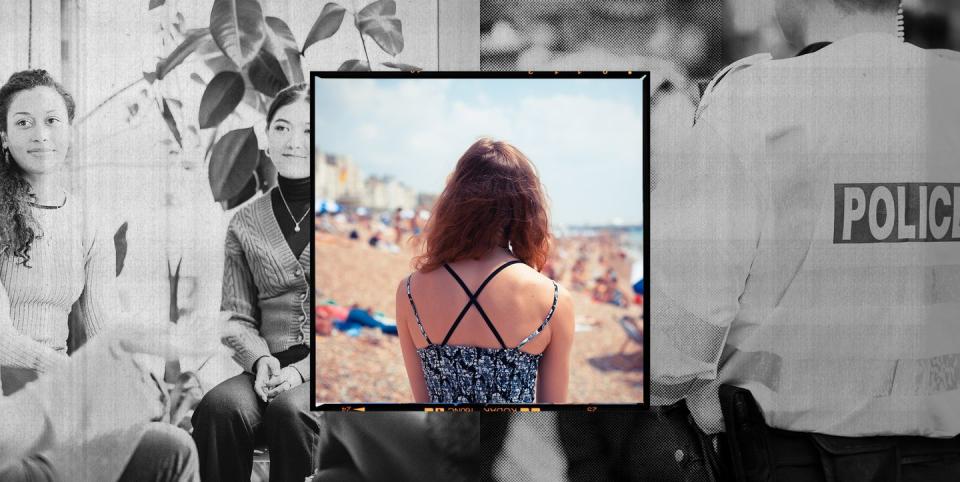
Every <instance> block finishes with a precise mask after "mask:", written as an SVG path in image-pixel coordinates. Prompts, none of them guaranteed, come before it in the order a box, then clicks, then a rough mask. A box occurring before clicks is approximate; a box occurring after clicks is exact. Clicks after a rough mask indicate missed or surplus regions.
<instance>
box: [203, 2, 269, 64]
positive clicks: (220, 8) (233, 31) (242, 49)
mask: <svg viewBox="0 0 960 482" xmlns="http://www.w3.org/2000/svg"><path fill="white" fill-rule="evenodd" d="M265 30H266V26H265V24H264V21H263V11H262V10H261V9H260V2H258V1H257V0H215V1H214V2H213V8H212V9H210V34H211V35H213V40H214V42H216V43H217V46H218V47H220V50H221V51H223V53H224V54H225V55H226V56H227V57H229V58H230V60H233V62H234V63H235V64H237V65H238V66H241V67H242V66H244V65H246V64H247V62H249V61H251V60H253V58H254V57H255V56H256V55H257V52H259V51H260V47H262V46H263V41H264V40H265V39H266V36H267V35H266V31H265Z"/></svg>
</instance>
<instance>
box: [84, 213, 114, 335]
mask: <svg viewBox="0 0 960 482" xmlns="http://www.w3.org/2000/svg"><path fill="white" fill-rule="evenodd" d="M96 224H97V226H98V227H97V228H96V229H95V230H93V231H92V232H90V234H89V235H88V236H87V242H86V251H85V253H84V259H83V271H84V283H83V292H82V293H81V294H80V298H79V299H77V301H76V303H74V306H73V309H74V310H76V311H77V316H78V317H79V319H80V322H81V324H82V326H83V330H84V335H85V339H86V340H89V339H90V338H93V337H94V336H96V335H97V334H98V333H100V332H102V331H103V330H104V329H105V328H106V327H107V326H108V325H109V324H110V323H111V322H112V320H114V319H116V318H117V317H119V316H120V314H121V313H120V300H119V298H118V297H117V293H118V291H117V253H116V248H115V247H114V244H113V238H112V236H110V235H109V230H107V229H105V228H102V227H101V226H102V224H100V223H96Z"/></svg>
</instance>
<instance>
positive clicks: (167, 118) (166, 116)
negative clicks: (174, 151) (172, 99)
mask: <svg viewBox="0 0 960 482" xmlns="http://www.w3.org/2000/svg"><path fill="white" fill-rule="evenodd" d="M160 114H161V115H163V121H164V122H166V123H167V128H168V129H170V133H171V134H173V139H174V140H176V141H177V145H178V146H180V149H183V137H181V136H180V129H178V128H177V121H176V119H174V118H173V112H171V111H170V104H168V103H167V99H163V111H161V112H160Z"/></svg>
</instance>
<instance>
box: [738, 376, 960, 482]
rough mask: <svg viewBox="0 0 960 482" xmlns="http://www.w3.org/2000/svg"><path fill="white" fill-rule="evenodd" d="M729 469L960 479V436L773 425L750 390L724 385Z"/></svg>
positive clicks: (820, 477) (767, 479)
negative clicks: (858, 433)
mask: <svg viewBox="0 0 960 482" xmlns="http://www.w3.org/2000/svg"><path fill="white" fill-rule="evenodd" d="M720 404H721V408H722V410H723V418H724V424H725V427H726V436H725V442H726V443H725V444H724V445H725V448H726V449H727V452H728V454H727V457H728V459H729V464H728V465H729V474H730V476H731V477H733V478H734V479H735V480H738V481H747V482H772V481H778V482H779V481H793V480H798V481H799V480H802V481H826V482H833V481H837V482H846V481H890V482H899V481H906V480H924V481H934V482H935V481H941V480H942V481H960V437H954V438H951V439H935V438H927V437H911V436H889V437H838V436H832V435H824V434H818V433H809V432H792V431H788V430H780V429H776V428H772V427H768V426H767V424H766V423H765V421H764V418H763V412H761V410H760V407H759V406H758V405H757V403H756V401H755V400H754V398H753V395H751V394H750V392H749V391H748V390H745V389H742V388H739V387H734V386H729V385H722V386H721V387H720Z"/></svg>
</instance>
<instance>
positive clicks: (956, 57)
mask: <svg viewBox="0 0 960 482" xmlns="http://www.w3.org/2000/svg"><path fill="white" fill-rule="evenodd" d="M930 53H932V54H934V55H936V56H938V57H940V58H942V59H946V60H950V61H953V62H960V52H957V51H956V50H949V49H931V50H930Z"/></svg>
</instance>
